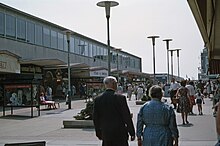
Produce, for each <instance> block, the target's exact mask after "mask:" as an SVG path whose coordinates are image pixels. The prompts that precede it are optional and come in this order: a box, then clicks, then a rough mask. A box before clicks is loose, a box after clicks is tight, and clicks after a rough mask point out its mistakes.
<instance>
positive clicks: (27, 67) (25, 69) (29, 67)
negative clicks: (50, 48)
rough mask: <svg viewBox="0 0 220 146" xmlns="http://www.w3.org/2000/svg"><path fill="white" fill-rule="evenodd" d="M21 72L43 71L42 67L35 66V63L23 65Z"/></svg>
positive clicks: (40, 72) (38, 72)
mask: <svg viewBox="0 0 220 146" xmlns="http://www.w3.org/2000/svg"><path fill="white" fill-rule="evenodd" d="M21 72H22V73H37V74H42V73H43V72H42V69H41V67H39V66H34V65H22V66H21Z"/></svg>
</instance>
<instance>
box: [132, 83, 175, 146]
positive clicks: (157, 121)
mask: <svg viewBox="0 0 220 146" xmlns="http://www.w3.org/2000/svg"><path fill="white" fill-rule="evenodd" d="M149 96H150V97H151V98H152V99H151V101H148V102H147V103H146V104H144V105H143V106H142V107H141V109H140V111H139V113H138V117H137V128H136V129H137V131H136V135H137V139H138V146H178V137H179V131H178V129H177V124H176V115H175V112H174V110H173V108H172V107H171V106H169V105H167V104H165V103H163V102H161V98H162V96H163V91H162V88H161V87H160V86H158V85H153V86H152V87H151V88H150V91H149Z"/></svg>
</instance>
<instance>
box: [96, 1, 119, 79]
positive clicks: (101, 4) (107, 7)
mask: <svg viewBox="0 0 220 146" xmlns="http://www.w3.org/2000/svg"><path fill="white" fill-rule="evenodd" d="M117 5H119V3H118V2H115V1H101V2H98V3H97V6H99V7H105V12H106V18H107V36H108V40H107V44H108V75H110V74H111V54H110V33H109V18H110V8H111V7H115V6H117Z"/></svg>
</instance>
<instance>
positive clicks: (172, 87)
mask: <svg viewBox="0 0 220 146" xmlns="http://www.w3.org/2000/svg"><path fill="white" fill-rule="evenodd" d="M179 87H180V84H179V83H177V82H176V80H175V78H172V80H171V84H170V89H169V92H170V99H171V104H173V108H174V109H176V107H177V103H176V100H175V99H176V92H177V90H178V88H179Z"/></svg>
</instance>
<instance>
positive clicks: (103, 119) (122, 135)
mask: <svg viewBox="0 0 220 146" xmlns="http://www.w3.org/2000/svg"><path fill="white" fill-rule="evenodd" d="M103 83H104V85H105V88H106V90H105V92H104V93H103V94H102V95H100V96H98V97H96V98H95V99H94V109H93V122H94V126H95V132H96V136H97V137H98V139H100V140H102V146H128V138H129V135H130V137H131V141H133V140H135V130H134V125H133V121H132V117H131V113H130V110H129V108H128V105H127V100H126V97H125V96H124V95H121V94H116V93H115V91H116V90H117V80H116V78H115V77H112V76H108V77H105V78H104V80H103Z"/></svg>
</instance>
